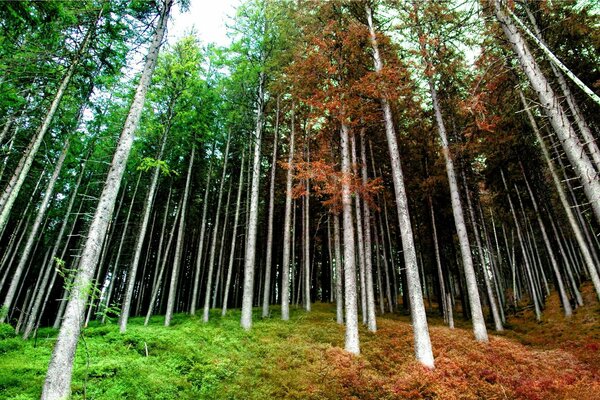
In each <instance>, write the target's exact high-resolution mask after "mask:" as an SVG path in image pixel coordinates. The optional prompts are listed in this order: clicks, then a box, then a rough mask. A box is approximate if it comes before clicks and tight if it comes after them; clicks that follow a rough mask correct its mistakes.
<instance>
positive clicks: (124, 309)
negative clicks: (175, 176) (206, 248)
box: [119, 121, 170, 333]
mask: <svg viewBox="0 0 600 400" xmlns="http://www.w3.org/2000/svg"><path fill="white" fill-rule="evenodd" d="M169 124H170V121H169ZM168 134H169V128H168V127H167V129H166V130H165V132H164V133H163V137H162V141H161V144H160V150H159V153H158V160H160V159H161V158H162V156H163V153H164V150H165V144H166V142H167V136H168ZM159 176H160V166H156V167H155V168H154V172H153V174H152V181H151V182H150V188H149V189H148V193H147V194H146V199H145V201H144V211H143V212H142V224H141V225H140V230H139V231H138V235H137V239H136V241H135V250H134V255H133V261H132V262H131V266H130V267H129V272H128V273H127V285H126V289H125V298H124V299H123V303H122V305H121V315H120V318H119V330H120V331H121V333H124V332H125V331H126V330H127V320H128V319H129V310H130V308H131V299H132V297H133V288H134V285H135V276H136V274H137V268H138V264H139V262H140V257H141V256H142V249H143V247H144V239H145V238H146V231H147V230H148V222H149V220H150V212H151V211H152V204H153V203H154V196H155V194H156V187H157V186H158V177H159Z"/></svg>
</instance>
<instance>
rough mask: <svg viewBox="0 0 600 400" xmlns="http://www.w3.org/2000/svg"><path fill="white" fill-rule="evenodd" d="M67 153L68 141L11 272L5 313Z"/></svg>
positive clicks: (1, 319)
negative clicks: (17, 260)
mask: <svg viewBox="0 0 600 400" xmlns="http://www.w3.org/2000/svg"><path fill="white" fill-rule="evenodd" d="M68 151H69V141H67V143H66V144H65V146H64V147H63V150H62V153H61V154H60V156H59V157H58V160H57V161H56V165H55V167H54V172H53V173H52V176H51V177H50V180H49V181H48V185H47V186H46V192H45V193H44V198H43V199H42V203H41V204H40V207H39V208H38V212H37V215H36V217H35V220H34V221H33V225H32V227H31V231H30V232H29V236H28V238H27V241H26V242H25V247H24V248H23V252H22V253H21V257H20V259H19V264H18V265H17V268H16V269H15V271H14V272H13V276H12V280H11V283H10V286H9V287H8V291H7V293H6V296H5V297H4V304H3V308H4V309H5V310H6V311H9V310H10V308H11V306H12V303H13V300H14V296H15V293H16V290H17V286H18V285H19V283H20V279H21V275H22V274H23V270H24V269H25V265H26V264H27V261H28V260H29V256H30V255H31V250H32V249H33V245H34V244H35V242H36V240H37V239H38V232H39V230H40V227H41V226H42V222H43V220H44V216H45V215H46V211H47V210H48V206H49V205H50V200H51V197H52V192H53V191H54V186H55V185H56V181H57V180H58V175H59V174H60V171H61V169H62V166H63V162H64V161H65V157H66V156H67V152H68ZM5 317H6V315H2V316H0V323H3V322H4V320H5Z"/></svg>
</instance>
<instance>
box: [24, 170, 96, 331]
mask: <svg viewBox="0 0 600 400" xmlns="http://www.w3.org/2000/svg"><path fill="white" fill-rule="evenodd" d="M85 165H86V163H85V162H84V163H83V165H82V167H81V171H80V172H79V177H78V178H77V183H75V187H74V188H73V194H72V195H71V198H70V199H69V204H68V205H67V209H66V210H65V216H64V218H63V222H62V224H61V226H60V230H59V232H58V236H57V238H56V242H55V244H54V247H53V248H52V252H51V253H50V258H49V259H48V263H47V264H45V265H46V266H45V268H44V276H43V278H42V283H41V285H40V287H39V288H38V290H37V291H36V293H35V298H34V300H33V306H32V307H31V315H30V317H29V319H28V320H27V323H26V325H25V330H24V331H23V339H28V338H29V336H30V335H31V332H32V331H33V330H34V329H35V328H36V327H37V324H38V323H39V320H40V318H41V317H42V314H41V313H40V306H41V304H42V299H44V298H47V297H48V295H47V294H46V292H50V291H51V290H52V287H53V284H54V279H55V277H56V270H55V269H54V268H52V266H53V265H54V258H55V257H56V255H57V254H58V249H59V247H60V244H61V242H62V239H63V236H64V234H65V232H66V229H67V226H68V224H69V216H70V215H71V210H72V209H73V205H74V204H75V199H76V198H77V191H78V190H79V185H80V184H81V180H82V178H83V175H84V172H85ZM51 274H52V279H51V283H50V285H48V280H50V275H51ZM46 288H48V289H46ZM44 294H46V296H44ZM44 303H46V302H44Z"/></svg>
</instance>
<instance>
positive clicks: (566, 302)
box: [519, 163, 573, 317]
mask: <svg viewBox="0 0 600 400" xmlns="http://www.w3.org/2000/svg"><path fill="white" fill-rule="evenodd" d="M519 164H520V166H521V172H522V173H523V179H524V180H525V185H526V186H527V191H528V192H529V198H531V202H532V204H533V210H534V211H535V217H536V219H537V222H538V225H539V227H540V231H541V232H542V238H543V239H544V245H545V246H546V251H547V254H548V256H549V257H550V263H551V264H552V270H553V271H554V275H555V277H556V283H557V284H558V294H559V295H560V299H561V301H562V303H563V309H564V312H565V316H566V317H570V316H571V315H572V314H573V310H572V308H571V303H570V302H569V297H568V296H567V292H566V290H565V286H564V283H563V277H562V275H561V273H560V268H559V266H558V261H557V260H556V256H555V255H554V250H552V245H551V244H550V238H548V234H547V233H546V226H545V225H544V221H542V216H541V215H540V210H539V208H538V205H537V201H536V199H535V196H534V194H533V190H531V186H530V185H529V180H528V179H527V175H526V174H525V169H524V168H523V164H521V163H519Z"/></svg>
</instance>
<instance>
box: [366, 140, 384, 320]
mask: <svg viewBox="0 0 600 400" xmlns="http://www.w3.org/2000/svg"><path fill="white" fill-rule="evenodd" d="M360 152H361V161H362V165H361V169H362V184H363V186H365V187H366V185H367V183H368V176H367V146H366V144H365V133H364V130H363V131H361V133H360ZM362 203H363V207H364V210H363V211H364V212H363V215H364V240H365V280H366V285H365V286H366V290H367V314H368V318H367V327H368V329H369V331H371V332H376V331H377V320H376V319H375V293H374V291H373V265H372V260H373V257H372V254H371V210H370V209H369V205H368V204H367V202H366V201H365V200H363V202H362ZM375 234H377V233H375ZM388 282H389V281H388ZM380 288H381V285H380ZM388 288H389V285H388ZM381 292H383V290H381Z"/></svg>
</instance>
